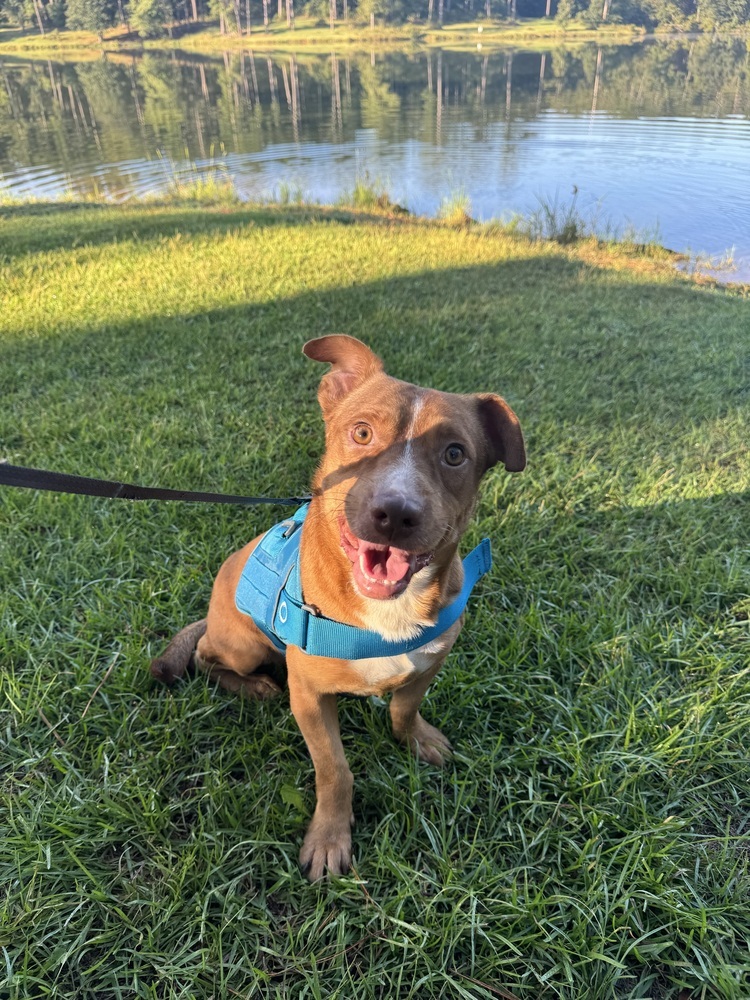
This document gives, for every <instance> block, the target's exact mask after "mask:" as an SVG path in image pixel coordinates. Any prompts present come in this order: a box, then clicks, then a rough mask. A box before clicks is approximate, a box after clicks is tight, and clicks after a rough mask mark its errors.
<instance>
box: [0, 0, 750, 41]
mask: <svg viewBox="0 0 750 1000" xmlns="http://www.w3.org/2000/svg"><path fill="white" fill-rule="evenodd" d="M300 14H304V15H305V16H308V17H309V16H312V17H314V18H317V19H319V20H320V21H321V22H323V23H326V24H330V25H331V26H332V27H333V28H335V27H336V25H339V24H342V23H346V22H349V21H353V22H361V23H365V24H368V23H369V24H374V23H375V22H377V23H379V24H383V23H388V24H394V25H397V24H413V25H415V26H423V27H424V26H429V25H441V24H444V23H446V22H450V21H467V20H469V21H470V20H476V21H477V22H478V23H481V21H482V20H486V19H493V20H504V19H507V20H516V19H518V18H536V17H547V18H554V19H556V20H557V21H558V22H561V23H563V24H564V23H565V22H568V21H571V20H577V21H582V22H584V23H585V24H587V25H589V26H592V27H595V26H599V25H601V24H618V23H619V24H632V25H636V26H640V27H644V28H656V27H661V28H664V27H676V28H681V29H691V28H693V29H701V28H702V29H706V28H718V27H739V26H743V25H748V24H750V0H0V22H1V21H6V22H7V23H10V24H14V25H19V26H20V27H22V28H36V29H37V30H38V31H40V32H41V33H42V34H44V33H46V32H48V31H53V30H62V29H71V30H85V31H94V32H96V33H98V34H99V36H100V37H101V36H102V34H103V32H104V31H105V30H106V29H107V28H112V27H116V26H125V27H127V28H128V29H129V30H131V31H134V32H137V33H138V34H139V35H140V36H142V37H144V38H149V37H157V36H160V35H165V34H169V35H171V34H173V32H174V31H175V30H182V29H183V28H184V26H185V25H187V24H190V23H196V22H200V21H207V20H211V21H214V22H218V24H219V28H220V30H221V32H222V33H232V34H241V35H252V34H253V32H257V31H263V30H264V29H265V28H267V27H268V26H269V24H271V22H272V21H276V22H279V21H281V22H282V23H284V22H285V23H286V25H287V26H288V27H289V28H293V27H294V22H295V17H297V16H299V15H300Z"/></svg>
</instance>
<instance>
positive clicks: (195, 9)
mask: <svg viewBox="0 0 750 1000" xmlns="http://www.w3.org/2000/svg"><path fill="white" fill-rule="evenodd" d="M192 5H193V21H197V20H198V3H197V0H192Z"/></svg>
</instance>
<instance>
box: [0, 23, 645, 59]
mask: <svg viewBox="0 0 750 1000" xmlns="http://www.w3.org/2000/svg"><path fill="white" fill-rule="evenodd" d="M480 28H481V30H480ZM642 34H643V32H642V31H640V30H639V29H637V28H634V27H632V26H629V25H616V24H614V25H609V26H607V27H604V28H600V29H596V30H595V29H590V28H586V27H585V25H583V24H578V23H573V22H569V23H568V24H565V25H564V24H561V23H559V22H557V21H553V20H548V19H545V18H539V19H527V20H522V21H519V22H517V23H516V24H511V23H509V22H507V21H485V22H483V23H482V25H481V26H480V25H477V23H476V22H466V23H460V24H450V25H445V27H443V28H438V27H437V26H433V27H431V28H427V27H425V26H423V25H400V26H399V25H394V26H392V25H386V24H377V25H376V26H375V28H370V26H369V25H363V24H358V23H355V22H353V21H348V22H338V23H337V24H336V26H335V28H334V29H333V31H332V30H331V28H330V27H329V26H328V25H324V24H322V23H321V22H320V21H318V20H316V19H312V18H297V21H296V24H295V27H294V29H289V28H287V26H286V22H285V21H276V20H272V21H271V22H270V24H269V30H268V31H267V32H266V31H264V30H263V27H262V25H261V26H259V27H257V28H255V29H254V30H253V31H252V34H251V35H242V36H238V35H236V34H226V35H222V34H220V32H219V29H218V26H217V25H216V24H206V23H200V24H195V25H194V24H189V25H176V26H175V27H174V30H173V32H172V36H171V37H164V38H158V39H146V40H143V39H140V38H138V36H137V35H135V34H133V33H129V32H127V31H126V29H125V28H112V29H109V30H107V31H105V32H104V35H103V39H100V38H99V37H98V36H97V35H96V34H94V33H93V32H88V31H51V32H48V33H47V34H46V35H40V34H39V33H38V32H36V31H27V32H22V31H20V30H15V29H11V28H7V29H5V30H2V29H0V54H2V53H3V52H5V53H7V54H9V55H23V54H28V55H32V54H33V55H35V56H43V55H46V54H50V55H52V54H67V53H79V52H86V51H91V50H93V51H97V52H98V51H105V52H118V51H126V52H127V51H131V50H134V49H135V50H139V49H143V48H145V49H171V48H178V49H185V50H191V51H203V52H217V51H231V50H232V49H237V48H246V49H249V48H252V49H261V50H262V49H268V50H278V51H287V50H297V49H305V48H310V49H317V50H320V49H325V50H329V49H330V48H331V45H334V46H335V48H336V49H337V50H341V49H342V48H357V49H363V48H365V49H367V48H370V47H372V46H376V47H378V48H383V47H402V46H404V45H416V46H435V47H439V48H446V49H461V48H466V47H471V48H473V49H474V48H476V47H477V44H481V46H482V47H486V46H491V45H519V46H521V45H524V46H525V45H529V44H536V43H538V44H547V43H549V42H550V41H555V42H558V43H571V42H584V41H592V40H596V39H598V38H603V39H610V40H611V41H617V40H620V39H624V40H628V39H632V38H634V37H640V36H641V35H642Z"/></svg>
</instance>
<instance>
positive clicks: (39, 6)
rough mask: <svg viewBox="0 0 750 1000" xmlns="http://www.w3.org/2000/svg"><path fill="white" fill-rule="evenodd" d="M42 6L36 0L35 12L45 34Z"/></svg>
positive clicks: (42, 32)
mask: <svg viewBox="0 0 750 1000" xmlns="http://www.w3.org/2000/svg"><path fill="white" fill-rule="evenodd" d="M40 8H41V4H40V3H39V0H34V13H35V14H36V19H37V22H38V24H39V31H40V33H41V34H42V35H43V34H44V24H43V23H42V11H41V9H40ZM99 41H101V36H100V37H99Z"/></svg>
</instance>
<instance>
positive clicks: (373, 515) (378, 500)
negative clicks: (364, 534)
mask: <svg viewBox="0 0 750 1000" xmlns="http://www.w3.org/2000/svg"><path fill="white" fill-rule="evenodd" d="M422 517H423V510H422V507H421V506H420V505H419V504H418V503H417V502H416V501H415V500H412V499H410V498H409V497H405V496H402V495H401V494H400V493H381V494H379V495H378V496H376V497H373V500H372V504H371V506H370V522H371V524H372V527H373V528H374V530H375V532H376V534H377V535H379V536H380V537H381V538H382V539H383V541H385V542H393V543H398V542H400V541H404V540H405V539H407V538H408V537H409V536H410V535H411V534H412V533H413V532H414V531H415V530H416V529H417V528H418V527H419V526H420V524H421V523H422Z"/></svg>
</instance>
